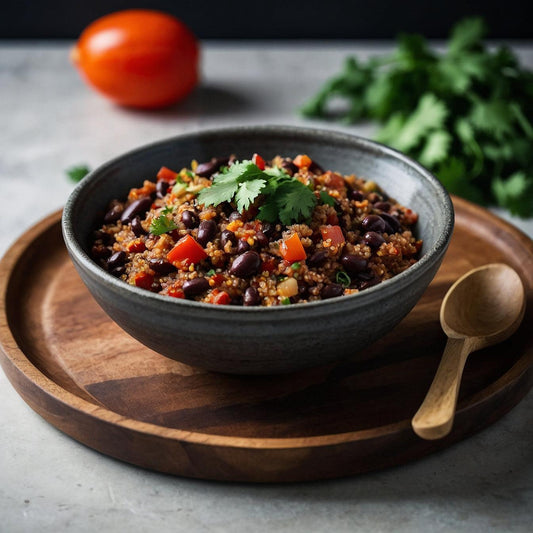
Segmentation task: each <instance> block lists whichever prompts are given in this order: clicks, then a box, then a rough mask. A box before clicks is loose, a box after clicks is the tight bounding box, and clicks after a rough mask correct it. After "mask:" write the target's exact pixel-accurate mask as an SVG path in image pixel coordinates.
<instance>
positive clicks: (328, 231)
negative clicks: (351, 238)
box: [320, 225, 345, 246]
mask: <svg viewBox="0 0 533 533" xmlns="http://www.w3.org/2000/svg"><path fill="white" fill-rule="evenodd" d="M320 233H321V234H322V239H323V240H325V241H327V240H328V239H330V240H331V244H332V245H334V246H337V245H339V244H342V243H343V242H345V238H344V234H343V233H342V228H341V227H340V226H332V225H328V226H320Z"/></svg>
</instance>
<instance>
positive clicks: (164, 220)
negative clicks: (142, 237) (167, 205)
mask: <svg viewBox="0 0 533 533" xmlns="http://www.w3.org/2000/svg"><path fill="white" fill-rule="evenodd" d="M175 229H178V226H177V225H176V223H175V222H174V221H173V220H172V219H170V218H168V217H167V215H166V214H164V215H159V216H158V217H157V218H154V219H153V220H152V222H151V223H150V233H151V234H152V235H163V233H168V232H169V231H172V230H175Z"/></svg>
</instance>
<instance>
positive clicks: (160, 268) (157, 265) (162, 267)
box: [148, 258, 176, 274]
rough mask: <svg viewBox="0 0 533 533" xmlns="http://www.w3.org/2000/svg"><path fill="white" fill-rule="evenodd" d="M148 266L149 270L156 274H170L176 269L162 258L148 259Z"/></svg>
mask: <svg viewBox="0 0 533 533" xmlns="http://www.w3.org/2000/svg"><path fill="white" fill-rule="evenodd" d="M148 264H149V265H150V268H151V269H152V270H153V271H154V272H157V273H158V274H169V273H170V272H172V271H174V270H176V267H175V266H174V265H173V264H172V263H169V262H168V261H166V260H165V259H163V258H160V259H155V258H153V259H150V260H149V261H148Z"/></svg>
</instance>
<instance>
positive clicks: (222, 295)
mask: <svg viewBox="0 0 533 533" xmlns="http://www.w3.org/2000/svg"><path fill="white" fill-rule="evenodd" d="M230 302H231V297H230V295H229V294H228V293H227V292H226V291H220V292H219V293H218V294H217V295H215V296H214V297H213V302H212V303H214V304H215V305H229V304H230Z"/></svg>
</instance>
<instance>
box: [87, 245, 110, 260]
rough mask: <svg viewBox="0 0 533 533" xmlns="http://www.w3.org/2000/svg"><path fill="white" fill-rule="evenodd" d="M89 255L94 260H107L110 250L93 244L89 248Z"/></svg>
mask: <svg viewBox="0 0 533 533" xmlns="http://www.w3.org/2000/svg"><path fill="white" fill-rule="evenodd" d="M91 255H92V256H93V257H94V258H95V259H107V258H108V257H109V256H110V255H111V250H110V249H109V248H107V247H106V246H104V245H103V244H95V245H94V246H93V247H92V248H91Z"/></svg>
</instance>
